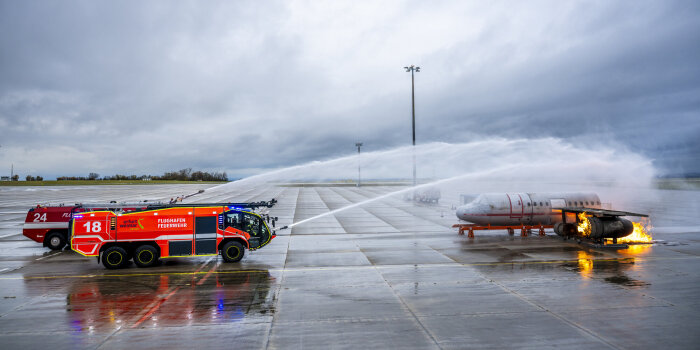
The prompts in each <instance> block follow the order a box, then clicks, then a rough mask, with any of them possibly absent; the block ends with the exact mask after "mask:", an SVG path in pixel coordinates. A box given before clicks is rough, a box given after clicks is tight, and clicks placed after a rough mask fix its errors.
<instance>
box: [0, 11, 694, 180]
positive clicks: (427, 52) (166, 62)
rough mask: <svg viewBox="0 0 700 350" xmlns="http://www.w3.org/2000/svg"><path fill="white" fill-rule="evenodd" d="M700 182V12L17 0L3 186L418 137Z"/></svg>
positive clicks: (234, 165)
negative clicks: (630, 166) (7, 180)
mask: <svg viewBox="0 0 700 350" xmlns="http://www.w3.org/2000/svg"><path fill="white" fill-rule="evenodd" d="M411 64H415V65H419V66H420V67H421V71H420V73H417V74H416V119H417V142H418V143H427V142H432V141H443V142H450V143H458V142H464V141H467V140H470V139H473V138H475V137H476V138H489V137H493V136H499V137H506V138H512V137H518V138H521V137H532V138H537V137H542V136H554V137H560V138H563V139H564V140H567V142H573V143H575V144H580V145H583V146H584V147H585V146H586V145H593V144H596V143H609V142H610V141H614V142H613V143H615V144H616V145H617V147H624V148H627V149H629V150H632V151H634V152H637V153H640V154H642V155H644V156H647V157H649V158H651V159H653V160H654V164H656V165H657V166H658V167H659V168H662V169H664V170H666V171H669V172H674V173H679V172H700V2H698V1H667V0H663V1H607V0H605V1H555V0H552V1H502V2H501V1H437V2H435V1H366V2H360V1H348V2H342V1H279V2H273V1H221V2H217V1H191V2H187V1H175V2H166V1H145V2H144V1H110V2H101V1H93V0H90V1H6V0H0V146H1V147H0V173H2V174H3V175H4V174H5V173H8V174H9V170H10V169H9V168H10V166H11V164H14V167H15V170H16V172H18V173H19V174H20V176H22V177H24V176H25V175H26V174H33V175H43V176H44V177H47V178H51V177H55V176H57V175H83V176H86V175H87V174H88V173H89V172H97V173H99V174H101V175H112V174H115V173H126V174H162V173H163V172H164V171H170V170H177V169H181V168H185V167H192V168H195V169H202V170H209V171H226V172H227V173H228V174H229V176H230V177H232V178H233V177H239V176H247V175H252V174H257V173H260V172H263V171H265V170H267V169H273V168H280V167H284V166H291V165H294V164H300V163H305V162H309V161H313V160H323V159H331V158H334V157H338V156H347V155H350V154H352V153H353V152H356V149H355V147H354V144H355V142H356V141H362V142H364V144H365V146H364V148H363V150H369V151H371V150H381V149H388V148H391V147H397V146H404V145H406V144H409V143H410V142H411V124H410V118H411V114H410V113H411V104H410V103H411V100H410V96H411V77H410V74H409V73H406V72H405V71H404V69H403V67H404V66H406V65H411Z"/></svg>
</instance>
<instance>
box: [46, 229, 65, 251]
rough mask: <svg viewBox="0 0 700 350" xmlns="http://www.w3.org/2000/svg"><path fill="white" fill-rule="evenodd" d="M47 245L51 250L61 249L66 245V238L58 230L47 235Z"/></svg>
mask: <svg viewBox="0 0 700 350" xmlns="http://www.w3.org/2000/svg"><path fill="white" fill-rule="evenodd" d="M46 246H47V247H49V248H51V250H61V249H63V247H65V246H66V239H65V238H64V237H63V235H62V234H60V233H58V232H54V233H50V234H49V235H48V236H47V237H46Z"/></svg>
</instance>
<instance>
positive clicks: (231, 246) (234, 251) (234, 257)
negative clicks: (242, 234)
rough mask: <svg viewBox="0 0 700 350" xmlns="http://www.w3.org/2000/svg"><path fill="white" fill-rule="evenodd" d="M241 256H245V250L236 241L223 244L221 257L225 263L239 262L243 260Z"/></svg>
mask: <svg viewBox="0 0 700 350" xmlns="http://www.w3.org/2000/svg"><path fill="white" fill-rule="evenodd" d="M243 255H245V248H244V247H243V244H240V243H238V242H236V241H230V242H228V243H226V244H224V248H223V249H221V256H222V257H223V258H224V261H226V262H239V261H241V259H243Z"/></svg>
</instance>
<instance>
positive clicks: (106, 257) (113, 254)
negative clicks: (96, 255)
mask: <svg viewBox="0 0 700 350" xmlns="http://www.w3.org/2000/svg"><path fill="white" fill-rule="evenodd" d="M128 261H129V257H128V256H127V254H126V250H124V248H122V247H119V246H112V247H109V248H107V249H105V251H104V252H102V265H104V266H105V267H106V268H108V269H110V270H114V269H120V268H122V267H124V266H125V265H126V263H127V262H128Z"/></svg>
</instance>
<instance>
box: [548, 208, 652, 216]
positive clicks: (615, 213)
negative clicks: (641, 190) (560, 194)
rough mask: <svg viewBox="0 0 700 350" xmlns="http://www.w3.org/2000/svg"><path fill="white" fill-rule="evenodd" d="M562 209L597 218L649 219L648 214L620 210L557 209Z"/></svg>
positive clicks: (562, 209)
mask: <svg viewBox="0 0 700 350" xmlns="http://www.w3.org/2000/svg"><path fill="white" fill-rule="evenodd" d="M557 209H560V210H561V211H562V212H563V213H564V212H566V213H583V212H586V214H590V215H593V216H596V217H611V216H615V217H616V216H640V217H649V215H647V214H639V213H632V212H629V211H620V210H608V209H597V208H580V207H563V208H557Z"/></svg>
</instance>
